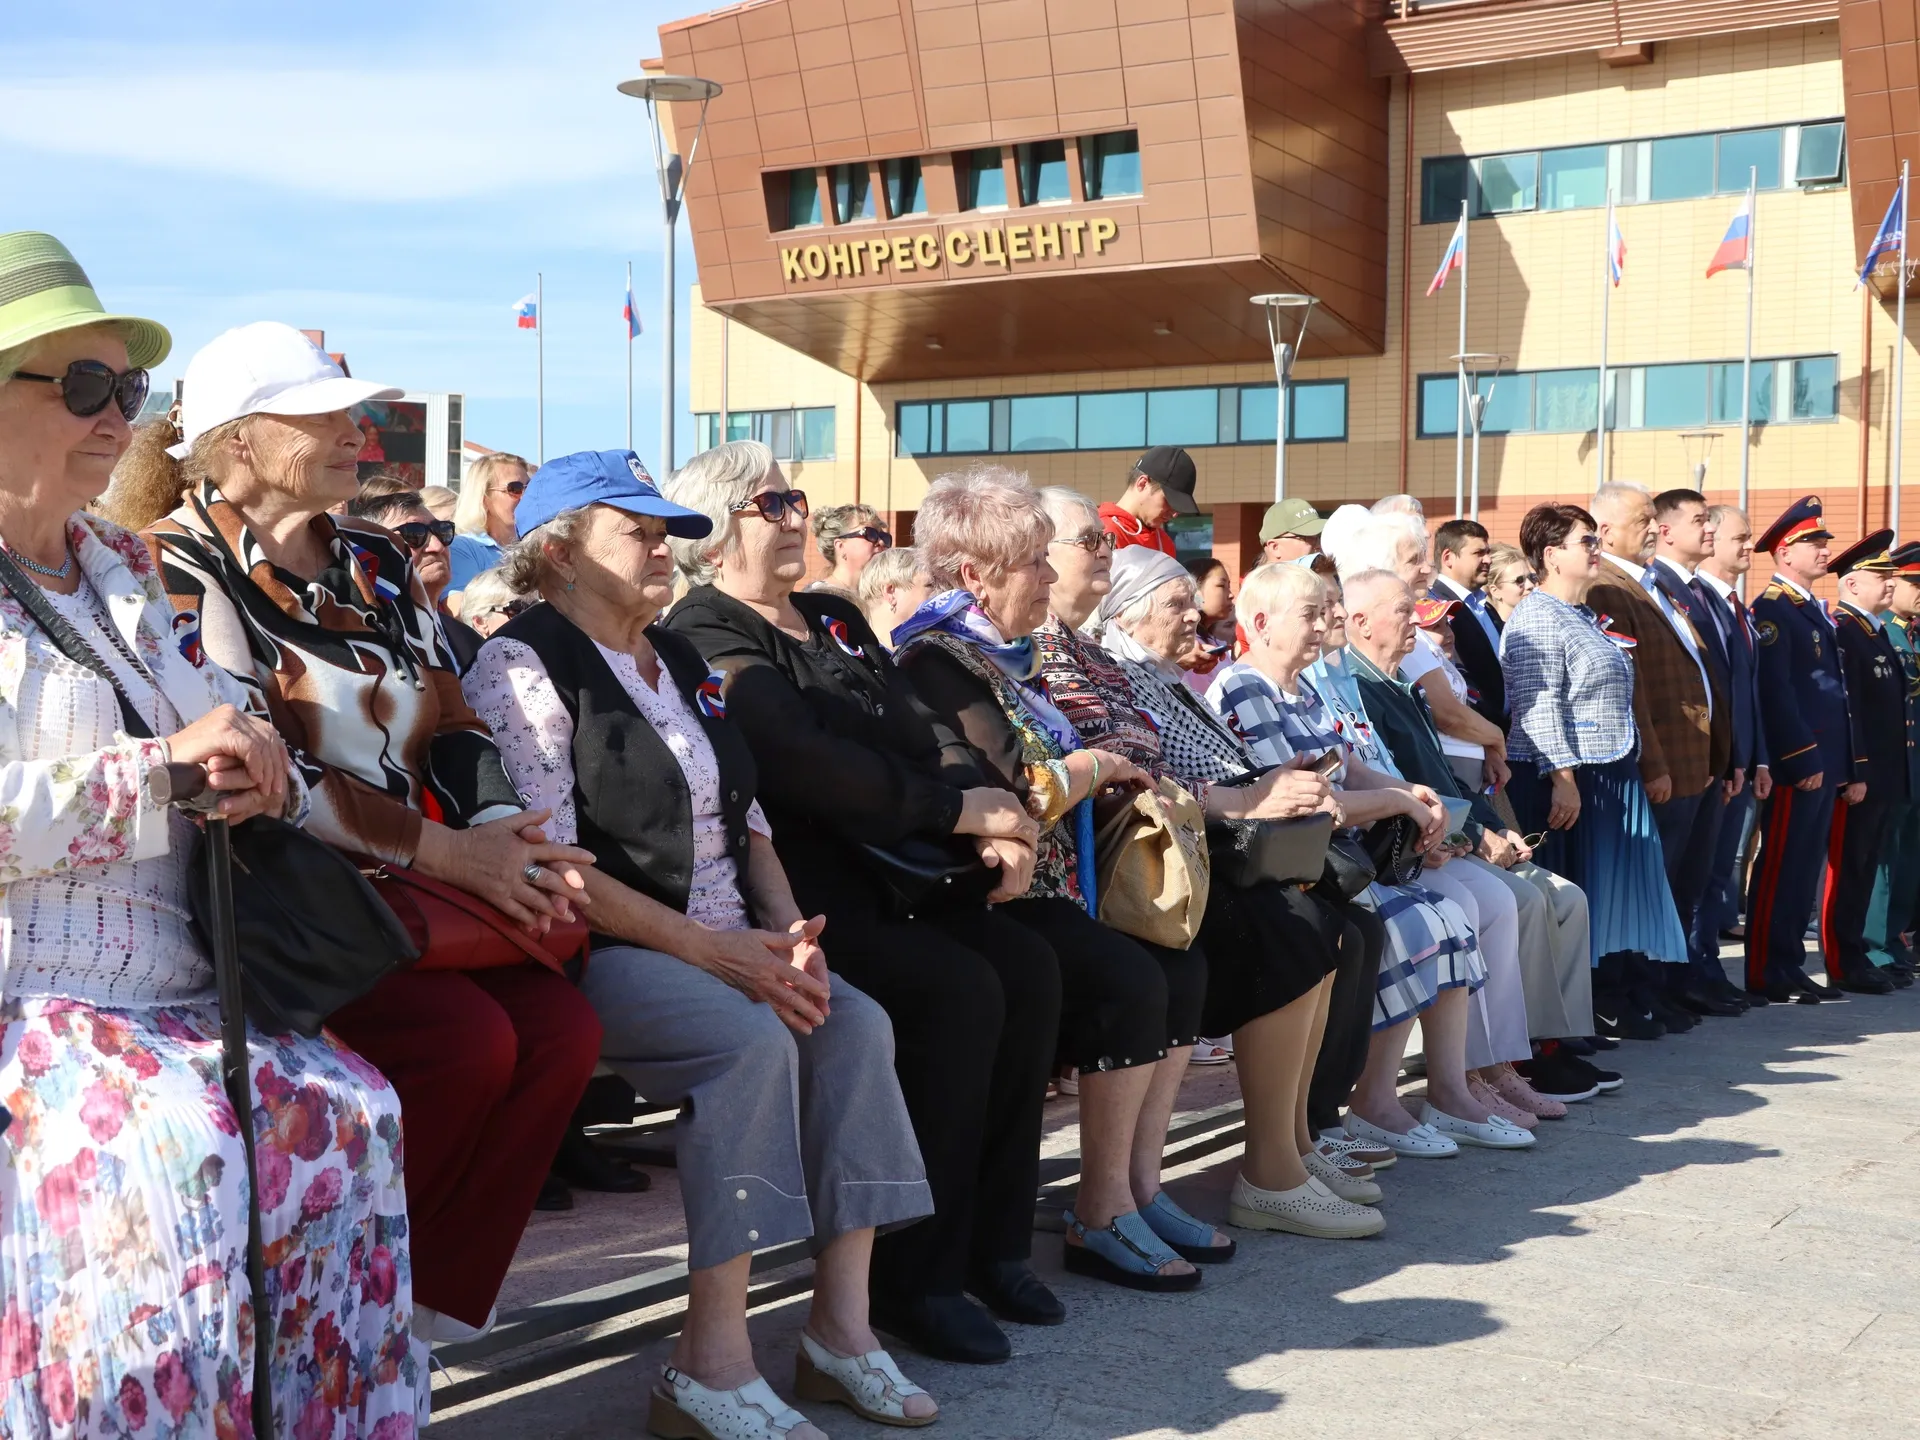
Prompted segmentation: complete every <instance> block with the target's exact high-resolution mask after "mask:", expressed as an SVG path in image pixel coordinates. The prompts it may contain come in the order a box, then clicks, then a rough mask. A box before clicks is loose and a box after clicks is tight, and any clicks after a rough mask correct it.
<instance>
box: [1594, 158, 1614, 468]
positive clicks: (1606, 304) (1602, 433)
mask: <svg viewBox="0 0 1920 1440" xmlns="http://www.w3.org/2000/svg"><path fill="white" fill-rule="evenodd" d="M1600 251H1601V253H1600V425H1599V430H1598V436H1597V438H1598V439H1599V441H1600V483H1599V484H1598V485H1595V486H1594V489H1595V491H1598V490H1600V489H1601V488H1602V487H1603V486H1604V485H1605V484H1606V483H1607V319H1608V312H1609V310H1610V308H1611V306H1612V304H1613V187H1612V186H1611V185H1609V186H1608V187H1607V223H1606V229H1605V230H1603V231H1602V232H1601V234H1600Z"/></svg>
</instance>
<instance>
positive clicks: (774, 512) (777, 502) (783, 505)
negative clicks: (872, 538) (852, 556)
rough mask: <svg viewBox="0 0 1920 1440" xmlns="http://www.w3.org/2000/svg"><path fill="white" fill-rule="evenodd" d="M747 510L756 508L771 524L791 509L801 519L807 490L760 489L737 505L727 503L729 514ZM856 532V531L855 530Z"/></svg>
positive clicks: (804, 510)
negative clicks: (757, 492)
mask: <svg viewBox="0 0 1920 1440" xmlns="http://www.w3.org/2000/svg"><path fill="white" fill-rule="evenodd" d="M747 510H758V511H759V512H760V518H761V519H762V520H765V521H766V522H767V523H769V524H771V525H778V524H779V523H780V522H781V521H782V520H784V519H786V518H787V512H788V511H789V510H791V511H792V512H793V513H794V514H795V515H798V516H799V517H800V518H801V519H802V520H804V519H806V518H807V492H806V491H804V490H762V491H761V492H760V493H759V494H758V495H749V496H748V497H747V498H746V499H744V500H742V501H741V502H740V503H739V504H738V505H729V506H728V507H727V513H728V514H729V515H739V514H741V513H742V512H744V511H747ZM855 533H858V532H855Z"/></svg>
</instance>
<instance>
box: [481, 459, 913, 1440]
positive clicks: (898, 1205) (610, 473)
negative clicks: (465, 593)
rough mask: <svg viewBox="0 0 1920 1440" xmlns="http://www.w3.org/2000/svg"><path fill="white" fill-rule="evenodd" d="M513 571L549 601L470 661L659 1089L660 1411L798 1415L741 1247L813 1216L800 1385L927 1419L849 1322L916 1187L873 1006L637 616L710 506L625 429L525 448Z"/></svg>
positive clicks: (730, 1437)
mask: <svg viewBox="0 0 1920 1440" xmlns="http://www.w3.org/2000/svg"><path fill="white" fill-rule="evenodd" d="M515 519H516V523H517V524H518V526H519V528H520V531H521V538H520V540H519V542H518V543H517V544H516V545H515V546H514V547H513V549H512V551H511V552H510V555H509V558H508V560H507V561H506V564H505V568H506V570H507V578H508V580H509V582H510V583H511V584H512V585H513V586H514V588H515V589H518V590H522V591H528V592H537V593H538V594H539V595H540V596H541V597H542V599H543V600H544V601H545V603H544V604H541V605H537V606H535V607H534V608H533V609H531V610H529V611H527V612H526V613H525V614H523V615H521V616H519V617H518V618H516V619H515V620H513V621H512V622H511V623H510V624H508V625H507V626H505V627H504V628H503V629H502V630H500V631H499V632H498V633H497V634H496V635H494V636H493V638H492V639H490V640H488V641H487V643H486V645H485V646H483V647H482V648H481V651H480V657H479V659H478V660H477V661H476V662H475V663H474V666H473V669H471V670H470V671H468V673H467V676H466V687H467V693H468V695H469V696H470V697H471V699H472V702H473V704H474V707H475V709H477V710H478V711H479V713H480V714H481V715H482V716H483V717H484V718H485V719H486V721H487V723H488V724H489V725H490V726H492V728H493V732H494V735H495V737H496V738H497V742H498V744H499V746H500V750H501V754H502V755H503V756H504V758H505V759H506V762H507V767H508V770H509V772H510V773H511V774H512V776H513V778H514V780H515V781H516V782H517V783H518V785H519V786H520V788H521V789H522V791H524V792H525V793H526V794H527V795H528V796H529V797H532V798H534V802H535V803H537V804H539V805H541V806H543V807H550V808H551V809H552V811H553V818H552V821H551V823H550V829H551V830H552V832H553V833H554V835H555V836H556V837H564V838H566V839H568V840H572V839H575V838H576V837H577V838H578V839H579V840H580V841H581V842H582V843H584V844H585V845H586V846H588V847H589V848H590V849H591V850H592V852H593V853H594V855H595V856H596V857H597V859H596V862H595V868H594V869H592V870H591V871H589V872H588V874H587V895H588V898H589V900H590V901H591V903H592V914H593V925H594V930H595V944H594V950H593V956H592V960H591V963H590V964H589V965H588V966H587V970H586V974H585V977H584V980H583V982H582V988H583V990H584V991H585V993H586V996H587V998H588V1000H590V1001H591V1002H592V1004H593V1007H594V1009H595V1010H596V1011H598V1012H599V1015H600V1018H601V1021H602V1024H603V1026H604V1028H605V1035H606V1038H605V1041H604V1043H603V1045H602V1048H601V1058H602V1059H603V1060H605V1061H606V1063H607V1064H609V1065H611V1066H612V1067H613V1069H614V1070H615V1071H616V1072H617V1073H619V1074H620V1075H621V1076H622V1077H623V1078H624V1079H625V1080H626V1081H627V1082H628V1083H629V1084H630V1085H632V1086H633V1088H634V1089H635V1090H636V1091H638V1092H639V1093H640V1094H641V1095H643V1096H645V1097H646V1098H647V1099H649V1100H651V1101H654V1102H656V1103H662V1104H668V1105H677V1106H679V1107H680V1117H679V1120H678V1121H677V1122H676V1126H675V1141H676V1154H677V1158H678V1165H679V1172H680V1187H681V1195H682V1197H683V1200H684V1203H685V1205H686V1214H687V1231H688V1255H687V1264H688V1267H689V1269H690V1270H691V1271H692V1272H693V1273H692V1276H691V1280H690V1298H689V1302H688V1309H687V1321H686V1325H685V1328H684V1329H683V1330H682V1332H681V1334H680V1338H679V1340H678V1342H677V1343H676V1345H675V1347H674V1352H673V1355H672V1357H671V1359H670V1361H669V1363H668V1364H667V1366H666V1367H665V1369H664V1370H663V1371H662V1372H661V1376H660V1379H659V1382H658V1384H657V1385H656V1386H655V1387H654V1390H653V1395H652V1400H651V1405H652V1410H651V1415H650V1421H649V1423H650V1425H651V1427H652V1429H653V1431H654V1433H655V1434H658V1435H668V1436H713V1437H717V1440H776V1437H777V1440H818V1437H819V1433H820V1432H818V1431H817V1430H815V1429H814V1428H813V1427H812V1426H811V1425H809V1424H807V1422H806V1420H805V1419H804V1417H802V1416H801V1415H800V1414H799V1413H798V1412H796V1411H794V1410H792V1409H790V1408H789V1407H788V1406H787V1405H785V1404H784V1403H783V1402H782V1401H781V1400H780V1399H779V1397H778V1396H776V1395H775V1394H774V1392H773V1390H772V1389H771V1388H770V1387H769V1386H768V1385H767V1383H766V1381H765V1380H763V1379H761V1378H760V1377H759V1376H758V1374H757V1373H756V1371H755V1367H754V1361H753V1352H752V1348H751V1345H750V1343H749V1341H748V1338H747V1322H746V1304H747V1277H748V1267H749V1264H750V1262H751V1259H752V1252H753V1251H755V1250H758V1249H765V1248H768V1247H770V1246H774V1245H780V1244H784V1243H786V1242H788V1241H791V1240H799V1239H807V1238H811V1239H812V1240H813V1241H814V1242H815V1244H816V1245H817V1246H818V1254H817V1257H816V1259H815V1267H814V1296H813V1307H812V1311H811V1314H810V1316H809V1318H808V1321H807V1326H806V1329H805V1331H804V1332H803V1333H802V1335H801V1338H800V1354H799V1357H798V1359H797V1362H796V1363H797V1379H796V1386H797V1388H798V1391H799V1393H800V1395H801V1396H802V1398H808V1399H818V1400H835V1401H839V1402H841V1403H844V1404H847V1405H849V1406H851V1407H852V1408H853V1409H855V1410H856V1411H858V1412H859V1413H860V1414H862V1415H865V1416H867V1417H869V1418H872V1419H877V1420H881V1421H883V1422H887V1423H892V1424H899V1423H902V1422H905V1423H909V1424H917V1423H924V1422H925V1421H926V1420H927V1419H928V1418H929V1417H930V1416H931V1415H932V1414H933V1413H934V1406H933V1402H932V1400H931V1399H930V1398H929V1397H928V1396H927V1395H926V1393H925V1392H924V1391H922V1390H921V1389H920V1388H919V1387H918V1386H916V1385H914V1384H913V1383H912V1382H911V1381H909V1380H908V1379H907V1378H906V1377H905V1376H904V1375H902V1374H901V1373H900V1370H899V1368H898V1367H897V1366H896V1365H895V1364H894V1363H893V1360H892V1359H891V1358H890V1357H889V1356H888V1355H887V1353H886V1352H885V1351H884V1350H882V1349H881V1348H880V1345H879V1342H878V1341H877V1340H875V1339H874V1337H873V1332H872V1331H871V1330H870V1329H869V1328H868V1323H867V1267H868V1261H869V1257H870V1255H871V1253H872V1249H873V1235H874V1231H875V1229H876V1228H878V1227H882V1226H891V1225H899V1224H903V1223H905V1222H907V1221H910V1220H914V1219H918V1218H919V1217H921V1216H924V1215H926V1214H928V1213H929V1212H930V1211H931V1210H932V1208H933V1206H932V1199H931V1196H930V1195H929V1193H928V1189H927V1183H926V1180H925V1177H924V1174H923V1171H922V1167H921V1163H920V1153H919V1151H918V1149H917V1148H916V1147H915V1145H914V1141H913V1132H912V1130H911V1128H910V1127H909V1125H908V1121H907V1115H906V1108H905V1106H904V1105H903V1104H902V1103H901V1098H900V1087H899V1084H898V1083H897V1082H896V1081H895V1079H894V1075H893V1036H892V1032H891V1030H890V1029H889V1027H888V1024H887V1018H886V1015H885V1013H884V1012H882V1011H881V1009H880V1007H879V1006H878V1005H876V1004H874V1002H873V1001H871V1000H869V999H868V998H867V997H866V996H865V995H863V994H861V993H860V992H859V991H858V990H855V989H854V988H853V987H852V986H850V985H846V984H844V983H841V984H835V983H833V982H832V981H830V980H829V978H828V974H827V968H826V960H825V957H824V956H823V955H822V953H821V949H820V945H819V935H820V931H821V927H822V926H823V924H824V923H825V922H824V919H823V918H822V917H820V916H817V915H816V916H814V917H812V918H811V919H809V918H806V917H805V916H803V915H802V914H801V913H800V910H799V908H798V907H797V906H796V905H795V904H794V900H793V893H792V890H791V889H790V888H789V886H788V884H787V877H786V874H785V873H784V871H783V870H782V869H781V866H780V861H779V858H778V857H777V856H776V855H775V853H774V849H773V845H772V842H771V840H770V839H769V837H768V833H767V824H766V821H765V819H764V818H763V817H762V815H761V813H760V808H759V805H758V803H757V802H756V801H755V799H754V791H755V787H756V783H757V777H756V774H755V767H754V762H753V755H752V753H751V751H750V750H749V749H748V747H747V744H746V742H745V740H744V739H743V738H742V737H741V735H740V732H739V730H738V729H737V728H736V727H735V726H734V725H732V724H731V723H729V722H728V720H727V718H726V702H725V700H724V698H723V696H722V694H721V678H722V677H721V676H719V675H718V674H716V673H714V672H713V671H711V670H710V669H709V668H708V666H707V663H706V661H705V660H703V659H702V658H701V657H700V654H699V652H698V651H697V650H696V649H695V648H694V647H693V645H692V644H691V643H689V642H688V641H687V640H685V639H683V638H682V637H680V636H679V635H676V634H674V633H672V632H671V631H669V630H666V629H665V628H663V627H662V626H660V625H658V624H656V623H655V621H656V619H657V618H658V616H659V614H660V611H661V610H662V608H663V607H664V606H665V605H666V603H667V601H668V600H669V599H670V598H671V595H672V577H673V557H672V555H671V553H670V552H669V550H668V548H667V535H668V533H669V531H672V532H675V533H677V534H678V535H680V536H682V537H685V538H688V539H698V538H700V537H702V536H704V535H706V534H707V533H708V531H709V530H710V529H711V528H712V522H711V521H710V520H708V518H707V517H706V516H704V515H702V514H700V513H699V512H697V511H693V510H687V509H684V508H682V507H681V506H678V505H672V504H669V503H668V502H667V501H665V500H664V499H662V498H661V496H660V494H659V492H658V491H657V490H656V489H655V488H654V486H653V484H652V482H651V481H650V480H649V479H648V478H647V476H646V471H645V470H644V469H643V468H642V467H641V465H640V462H639V460H638V459H636V458H635V457H634V456H633V454H632V453H631V452H626V451H605V452H600V453H592V452H589V453H585V454H579V455H569V456H564V457H562V458H561V459H559V460H555V461H552V462H550V463H548V464H546V465H544V466H542V467H541V468H540V470H539V471H538V472H536V474H535V475H534V477H533V479H532V481H531V482H530V483H529V485H528V487H527V492H526V494H525V495H524V496H523V497H522V499H521V502H520V506H519V508H518V510H517V512H516V516H515Z"/></svg>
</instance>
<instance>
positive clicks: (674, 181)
mask: <svg viewBox="0 0 1920 1440" xmlns="http://www.w3.org/2000/svg"><path fill="white" fill-rule="evenodd" d="M618 89H619V91H620V93H621V94H622V95H631V96H632V97H633V98H634V99H636V100H644V101H645V102H646V106H647V122H648V124H649V126H650V127H651V128H652V130H653V168H654V173H655V175H657V176H658V177H659V180H660V207H661V214H662V218H663V219H664V220H665V222H666V230H667V248H666V254H665V255H664V256H663V257H662V259H661V274H662V277H663V278H662V281H661V287H660V290H661V298H660V311H661V315H660V351H661V354H660V462H659V463H660V478H661V479H662V480H663V481H664V480H665V479H666V477H667V476H668V475H669V474H671V473H672V471H673V416H674V404H675V401H674V375H673V370H674V365H673V358H674V357H673V336H674V314H673V312H674V278H673V258H674V256H673V251H674V234H675V230H676V228H677V225H678V222H679V219H680V196H681V193H682V191H683V190H684V188H685V184H686V178H687V171H688V170H689V169H691V168H692V166H693V159H694V156H695V155H697V154H699V153H700V135H701V132H702V131H704V130H705V129H706V127H707V106H708V105H709V104H710V103H712V100H713V97H714V96H716V95H718V94H719V93H720V82H719V81H717V80H702V79H699V78H698V77H697V76H693V75H643V76H642V77H641V78H640V79H638V80H622V81H621V82H620V84H619V86H618ZM694 101H698V102H699V104H700V119H699V122H698V123H697V124H696V125H695V126H694V129H693V144H692V145H690V146H688V147H687V154H686V158H685V159H684V160H682V158H681V157H680V156H679V155H677V154H675V153H673V152H672V151H670V150H668V149H667V146H666V139H665V136H664V135H663V134H662V132H661V128H660V106H661V105H663V104H670V103H674V102H686V103H692V102H694ZM720 424H721V433H722V434H725V432H726V419H725V417H724V416H723V417H722V418H721V421H720Z"/></svg>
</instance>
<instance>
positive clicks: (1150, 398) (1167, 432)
mask: <svg viewBox="0 0 1920 1440" xmlns="http://www.w3.org/2000/svg"><path fill="white" fill-rule="evenodd" d="M1219 438H1220V399H1219V396H1218V394H1217V393H1216V392H1215V391H1214V390H1213V389H1212V388H1211V387H1209V388H1207V389H1205V390H1150V391H1148V392H1147V444H1149V445H1212V444H1215V443H1216V442H1217V441H1218V440H1219Z"/></svg>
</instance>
